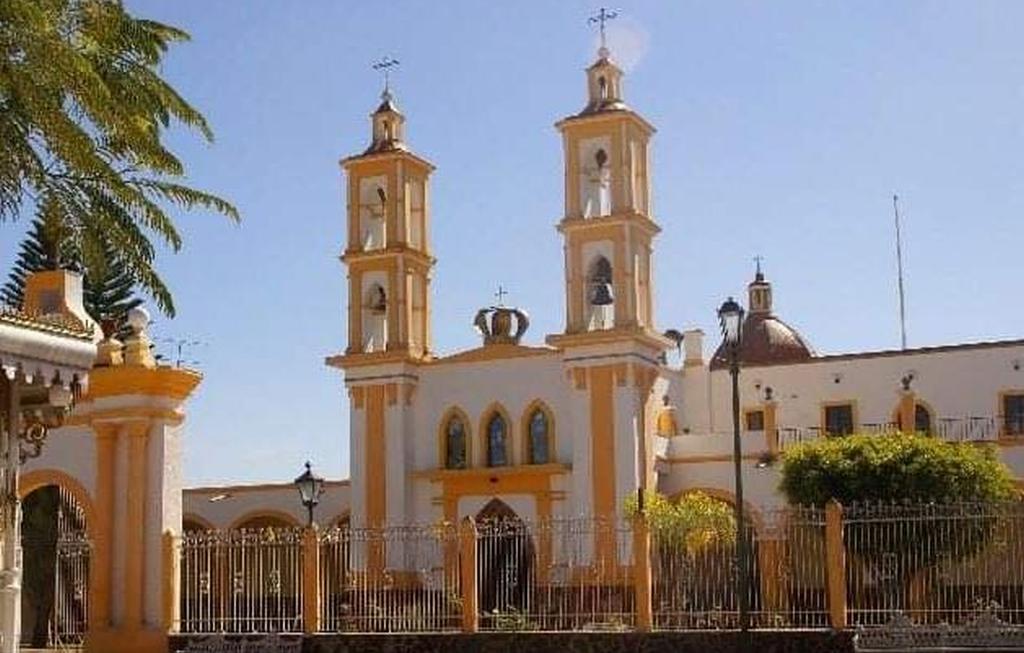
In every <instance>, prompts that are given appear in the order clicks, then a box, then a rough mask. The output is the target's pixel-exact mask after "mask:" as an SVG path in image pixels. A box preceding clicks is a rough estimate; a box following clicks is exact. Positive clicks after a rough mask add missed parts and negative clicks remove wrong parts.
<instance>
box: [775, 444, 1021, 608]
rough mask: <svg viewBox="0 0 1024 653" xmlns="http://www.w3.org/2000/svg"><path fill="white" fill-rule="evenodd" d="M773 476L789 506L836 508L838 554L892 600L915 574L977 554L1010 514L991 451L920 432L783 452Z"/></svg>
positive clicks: (1004, 478)
mask: <svg viewBox="0 0 1024 653" xmlns="http://www.w3.org/2000/svg"><path fill="white" fill-rule="evenodd" d="M781 473H782V481H781V489H782V491H783V493H784V494H785V495H786V497H787V498H788V499H789V500H790V502H792V503H796V504H805V505H814V506H822V505H824V504H825V503H826V502H827V501H829V500H830V499H836V500H837V501H839V502H840V503H841V504H843V506H844V507H846V508H845V511H844V512H845V527H844V536H845V543H846V548H847V550H848V551H849V552H850V553H852V554H854V555H855V556H856V558H857V559H860V560H862V561H863V562H864V563H865V564H866V565H868V567H869V568H871V569H873V570H874V576H875V577H876V578H878V579H882V580H883V581H886V580H887V581H888V586H887V587H886V586H884V585H885V582H883V588H882V589H883V591H884V592H887V593H890V594H893V595H898V594H899V593H900V592H901V591H908V590H909V586H910V582H911V580H912V579H914V578H915V577H917V576H918V575H919V574H920V573H921V572H931V571H934V570H936V569H938V568H939V567H941V566H942V565H943V564H946V563H949V562H955V561H958V560H962V559H967V558H970V557H971V556H973V555H975V554H977V553H978V552H980V551H982V550H983V549H984V548H985V547H986V546H987V545H988V544H989V543H990V542H992V540H993V536H994V535H995V534H996V533H998V532H999V530H1000V529H1002V528H1004V526H1005V523H1004V521H1005V520H1004V519H1003V518H1004V517H1011V518H1012V517H1013V516H1016V519H1019V514H1020V506H1019V504H1014V503H1011V501H1012V499H1013V498H1014V497H1015V490H1014V484H1013V477H1012V475H1011V473H1010V470H1009V469H1008V468H1007V467H1006V466H1005V465H1004V464H1003V463H1001V462H1000V461H999V459H998V458H997V455H996V453H995V451H994V450H993V449H992V448H990V447H979V446H977V445H974V444H970V443H952V442H946V441H943V440H938V439H935V438H931V437H928V436H924V435H910V434H898V435H892V436H878V435H852V436H847V437H839V438H826V439H821V440H816V441H812V442H808V443H805V444H802V445H798V446H797V447H794V448H793V449H790V450H789V451H787V452H786V453H785V454H784V456H783V461H782V470H781ZM907 604H908V601H904V605H907Z"/></svg>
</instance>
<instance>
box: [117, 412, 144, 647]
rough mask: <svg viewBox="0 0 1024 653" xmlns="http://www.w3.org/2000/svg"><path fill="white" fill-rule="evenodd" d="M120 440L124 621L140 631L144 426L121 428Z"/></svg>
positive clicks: (123, 426)
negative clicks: (123, 442) (123, 445)
mask: <svg viewBox="0 0 1024 653" xmlns="http://www.w3.org/2000/svg"><path fill="white" fill-rule="evenodd" d="M121 428H122V434H123V437H127V439H128V469H127V470H126V472H127V481H128V490H127V496H126V497H125V502H126V507H125V529H124V530H123V531H122V533H121V534H122V536H123V537H124V549H123V550H124V554H125V555H124V559H123V560H122V564H123V565H124V567H125V572H124V596H125V602H124V620H123V625H124V626H125V627H127V628H129V629H133V628H141V627H142V606H143V601H144V600H143V586H144V584H145V568H146V547H145V542H144V538H143V537H142V534H143V533H145V532H146V530H145V529H146V476H147V474H146V472H147V467H148V465H147V464H146V441H147V440H148V436H149V423H148V422H126V423H124V424H122V426H121Z"/></svg>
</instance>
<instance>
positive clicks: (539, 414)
mask: <svg viewBox="0 0 1024 653" xmlns="http://www.w3.org/2000/svg"><path fill="white" fill-rule="evenodd" d="M527 428H528V431H527V433H528V435H529V454H530V463H531V464H533V465H545V464H547V463H549V462H551V423H550V421H549V420H548V415H547V413H545V412H544V411H543V410H542V409H541V408H535V409H534V410H533V413H531V414H530V421H529V422H528V427H527Z"/></svg>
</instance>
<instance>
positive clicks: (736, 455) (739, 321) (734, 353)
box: [718, 297, 750, 632]
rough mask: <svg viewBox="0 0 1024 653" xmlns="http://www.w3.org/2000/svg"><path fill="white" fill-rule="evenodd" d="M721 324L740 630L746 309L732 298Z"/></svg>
mask: <svg viewBox="0 0 1024 653" xmlns="http://www.w3.org/2000/svg"><path fill="white" fill-rule="evenodd" d="M718 321H719V324H720V325H721V327H722V336H723V337H724V338H725V349H726V352H727V353H728V356H729V375H730V376H731V377H732V449H733V471H734V474H735V483H736V573H737V574H738V576H739V578H738V580H737V587H736V591H737V592H738V594H739V596H738V597H737V599H738V602H739V612H740V614H739V617H740V630H741V631H743V632H746V631H747V630H748V629H749V628H750V614H749V612H750V609H749V596H750V594H749V584H750V576H749V574H748V561H749V556H748V551H747V529H746V523H745V522H746V519H745V515H744V510H743V444H742V442H741V441H740V381H739V379H740V356H739V354H740V344H741V343H742V341H743V307H742V306H740V305H739V304H738V303H737V302H736V300H734V299H733V298H732V297H730V298H729V299H727V300H726V301H725V303H723V304H722V306H721V308H719V309H718Z"/></svg>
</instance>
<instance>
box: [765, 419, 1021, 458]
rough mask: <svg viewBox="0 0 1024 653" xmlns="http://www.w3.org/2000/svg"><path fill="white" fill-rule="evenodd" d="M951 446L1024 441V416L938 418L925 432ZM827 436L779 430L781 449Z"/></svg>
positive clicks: (870, 429) (889, 428) (884, 430)
mask: <svg viewBox="0 0 1024 653" xmlns="http://www.w3.org/2000/svg"><path fill="white" fill-rule="evenodd" d="M853 430H854V432H856V433H868V434H874V435H891V434H894V433H898V432H899V431H900V427H899V424H898V423H896V422H884V421H879V422H862V423H861V424H859V425H857V426H855V427H854V429H853ZM923 432H924V433H925V434H926V435H930V436H933V437H936V438H939V439H942V440H947V441H950V442H995V441H998V440H1008V439H1009V440H1016V439H1019V440H1024V415H1008V416H1004V415H986V416H974V415H969V416H962V417H937V418H934V419H933V420H932V422H931V424H929V427H928V429H927V430H925V431H923ZM825 435H828V433H827V431H826V429H824V428H822V427H820V426H806V427H779V448H780V449H783V450H784V449H786V448H787V447H790V446H793V445H795V444H800V443H802V442H807V441H810V440H816V439H818V438H820V437H823V436H825Z"/></svg>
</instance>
